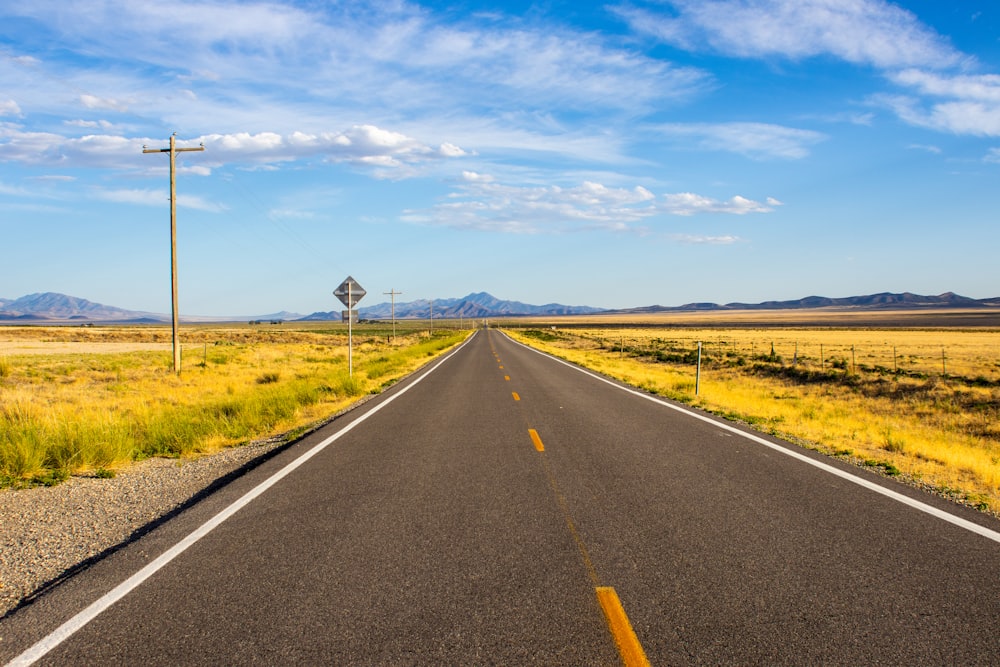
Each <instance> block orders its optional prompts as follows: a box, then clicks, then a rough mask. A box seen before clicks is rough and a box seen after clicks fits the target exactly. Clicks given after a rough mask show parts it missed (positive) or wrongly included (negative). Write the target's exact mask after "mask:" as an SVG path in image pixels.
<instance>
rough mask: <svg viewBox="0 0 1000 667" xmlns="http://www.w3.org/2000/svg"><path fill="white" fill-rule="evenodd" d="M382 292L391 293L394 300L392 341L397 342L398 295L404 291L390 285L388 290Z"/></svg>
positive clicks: (392, 300)
mask: <svg viewBox="0 0 1000 667" xmlns="http://www.w3.org/2000/svg"><path fill="white" fill-rule="evenodd" d="M382 294H390V295H392V296H391V302H392V306H391V309H392V342H394V343H395V342H396V297H397V296H399V295H400V294H402V292H397V291H396V289H395V288H393V287H390V288H389V291H388V292H382Z"/></svg>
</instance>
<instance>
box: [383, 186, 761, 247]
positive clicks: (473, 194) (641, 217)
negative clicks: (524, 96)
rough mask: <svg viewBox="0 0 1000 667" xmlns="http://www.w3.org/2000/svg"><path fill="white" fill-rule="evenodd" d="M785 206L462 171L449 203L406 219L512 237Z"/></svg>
mask: <svg viewBox="0 0 1000 667" xmlns="http://www.w3.org/2000/svg"><path fill="white" fill-rule="evenodd" d="M780 205H781V202H779V201H778V200H776V199H773V198H768V199H767V201H766V203H760V202H756V201H753V200H750V199H746V198H745V197H741V196H735V197H733V198H732V199H730V200H728V201H719V200H716V199H712V198H710V197H703V196H700V195H696V194H692V193H680V194H667V195H663V196H662V197H659V198H658V197H657V196H656V195H654V194H653V193H652V192H650V191H649V190H648V189H646V188H644V187H642V186H636V187H634V188H631V189H629V188H616V187H608V186H606V185H603V184H601V183H596V182H593V181H584V182H583V183H581V184H580V185H578V186H575V187H570V188H565V187H560V186H558V185H550V186H531V185H506V184H501V183H498V182H497V181H496V179H495V178H493V177H492V176H489V175H484V174H479V173H476V172H471V171H466V172H463V184H462V185H459V186H458V188H457V189H456V191H455V192H452V193H451V194H450V195H449V196H448V201H447V202H444V203H442V204H439V205H437V206H435V207H434V208H433V209H430V210H422V211H416V210H410V211H406V213H405V214H404V216H403V219H404V220H405V221H408V222H414V223H418V224H426V225H437V226H446V227H455V228H461V229H477V230H485V231H496V232H510V233H541V232H552V233H559V232H568V231H581V230H597V229H600V230H605V231H631V232H638V233H645V232H647V231H648V222H649V221H650V220H651V219H652V218H654V217H656V216H658V215H665V214H669V215H681V216H690V215H695V214H699V213H727V214H735V215H743V214H746V213H766V212H770V211H772V210H773V209H774V207H776V206H780Z"/></svg>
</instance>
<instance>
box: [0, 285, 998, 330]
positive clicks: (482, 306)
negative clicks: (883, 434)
mask: <svg viewBox="0 0 1000 667" xmlns="http://www.w3.org/2000/svg"><path fill="white" fill-rule="evenodd" d="M803 308H853V309H858V310H878V309H890V308H897V309H898V308H906V309H918V308H1000V297H997V298H992V299H970V298H969V297H964V296H960V295H958V294H953V293H952V292H946V293H944V294H939V295H937V296H923V295H920V294H911V293H909V292H904V293H902V294H893V293H889V292H883V293H881V294H871V295H868V296H854V297H846V298H841V299H831V298H828V297H821V296H809V297H805V298H804V299H798V300H794V301H765V302H763V303H753V304H751V303H727V304H724V305H720V304H717V303H689V304H685V305H683V306H646V307H642V308H629V309H625V310H603V309H600V308H591V307H588V306H564V305H562V304H558V303H550V304H546V305H543V306H533V305H530V304H526V303H521V302H520V301H504V300H501V299H497V298H496V297H494V296H492V295H490V294H487V293H486V292H477V293H474V294H469V295H468V296H464V297H461V298H458V299H435V300H434V301H433V302H431V301H428V300H425V299H421V300H417V301H408V302H405V303H397V304H396V305H395V314H396V319H400V320H405V319H427V318H429V317H430V316H431V312H432V310H433V315H434V319H458V318H460V317H462V318H468V319H475V318H484V317H512V316H519V315H520V316H536V317H547V316H556V315H592V314H596V313H607V314H626V315H627V314H636V315H638V314H645V313H661V312H663V313H665V312H696V311H720V310H721V311H725V310H791V309H803ZM358 310H359V313H358V314H359V315H360V317H361V318H363V319H369V320H387V319H389V318H390V317H391V316H392V304H390V303H380V304H377V305H374V306H371V307H368V308H359V309H358ZM340 313H341V311H340V310H334V311H329V312H316V313H313V314H311V315H307V316H305V317H303V316H302V315H300V314H298V313H290V312H287V311H282V312H279V313H271V314H269V315H255V316H246V317H183V318H182V319H183V320H184V321H185V322H213V321H215V322H220V321H232V322H236V321H247V320H262V321H271V320H283V321H316V320H320V321H326V320H333V321H339V320H340V319H341V315H340ZM50 321H51V322H81V323H83V322H122V323H144V322H148V323H158V322H168V321H170V316H169V315H163V314H160V313H147V312H142V311H133V310H125V309H122V308H115V307H114V306H105V305H103V304H99V303H93V302H91V301H87V300H86V299H81V298H78V297H72V296H66V295H65V294H56V293H53V292H46V293H44V294H29V295H27V296H23V297H21V298H19V299H13V300H12V299H0V322H6V323H8V324H14V323H19V322H21V323H32V322H35V323H40V322H50Z"/></svg>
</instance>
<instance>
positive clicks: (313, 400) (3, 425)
mask: <svg viewBox="0 0 1000 667" xmlns="http://www.w3.org/2000/svg"><path fill="white" fill-rule="evenodd" d="M293 326H294V325H283V326H268V325H263V326H259V327H251V326H245V325H244V326H235V327H225V328H222V327H213V326H207V325H203V326H185V327H183V328H182V334H181V338H182V341H183V342H184V346H183V357H182V365H181V367H182V369H183V372H182V373H181V374H180V375H175V374H174V373H173V372H172V370H171V363H172V355H171V352H170V349H171V344H170V340H171V338H170V329H169V327H158V326H140V327H68V326H67V327H0V487H3V486H7V487H10V486H15V487H16V486H22V485H30V484H39V483H45V484H51V483H56V482H58V481H60V480H62V479H65V478H66V477H68V476H69V475H73V474H96V475H112V474H114V471H115V469H117V468H120V467H121V466H124V465H127V464H128V463H130V462H131V461H135V460H140V459H143V458H147V457H151V456H173V457H182V456H190V455H196V454H200V453H207V452H212V451H216V450H218V449H220V448H223V447H228V446H232V445H238V444H241V443H245V442H249V441H251V440H254V439H259V438H265V437H274V436H276V435H281V434H283V435H284V437H286V438H291V437H294V436H295V435H296V434H297V433H301V432H302V431H304V430H305V429H307V428H308V427H309V426H310V425H312V424H315V423H317V422H319V421H322V420H323V419H325V418H328V417H329V416H330V415H332V414H335V413H336V412H337V411H339V410H341V409H343V408H344V407H346V406H347V405H349V404H351V403H353V402H355V401H356V400H358V398H359V397H360V396H362V395H364V394H368V393H377V392H379V391H380V390H381V389H382V388H384V387H385V386H387V385H389V384H391V383H392V382H394V381H395V380H397V379H398V378H400V377H402V376H403V375H405V374H407V373H409V372H411V371H413V370H414V369H416V368H418V367H419V366H421V365H423V364H424V363H426V362H427V361H428V360H429V359H430V358H431V357H433V356H436V355H438V354H439V353H441V352H443V351H444V350H446V349H448V348H450V347H452V346H454V345H455V344H457V343H459V342H460V341H462V340H463V339H464V338H465V336H466V335H467V333H468V332H467V331H459V330H455V329H444V328H440V327H439V328H436V329H435V331H434V333H433V334H431V333H430V332H428V331H426V330H416V329H412V328H409V329H408V328H404V327H401V326H397V334H398V335H397V336H396V338H395V339H393V338H392V336H391V328H390V327H388V326H384V325H374V326H365V325H361V326H355V331H354V374H353V376H349V374H348V359H347V354H348V348H347V331H346V327H343V326H341V325H339V324H330V323H317V324H313V325H306V326H302V327H299V326H294V328H293Z"/></svg>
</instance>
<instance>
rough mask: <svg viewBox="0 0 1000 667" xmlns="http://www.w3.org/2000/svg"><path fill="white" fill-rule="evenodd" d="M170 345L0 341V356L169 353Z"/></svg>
mask: <svg viewBox="0 0 1000 667" xmlns="http://www.w3.org/2000/svg"><path fill="white" fill-rule="evenodd" d="M170 349H171V344H170V343H138V342H120V343H100V342H86V343H84V342H79V343H71V342H63V341H25V340H19V341H0V356H7V357H13V356H18V355H25V354H31V355H38V354H117V353H121V352H150V351H152V352H160V351H170Z"/></svg>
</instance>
